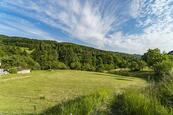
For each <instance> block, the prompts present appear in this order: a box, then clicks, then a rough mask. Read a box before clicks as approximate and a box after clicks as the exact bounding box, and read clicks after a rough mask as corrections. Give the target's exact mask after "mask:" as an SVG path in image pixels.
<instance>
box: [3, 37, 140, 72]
mask: <svg viewBox="0 0 173 115" xmlns="http://www.w3.org/2000/svg"><path fill="white" fill-rule="evenodd" d="M137 57H138V56H136V55H130V54H125V53H118V52H111V51H103V50H99V49H95V48H91V47H86V46H82V45H77V44H73V43H62V42H60V43H59V42H56V41H50V40H36V39H28V38H21V37H8V36H4V35H1V36H0V59H1V63H2V67H3V68H7V69H9V68H12V67H21V68H31V69H44V70H45V69H79V70H87V71H103V70H110V69H114V68H126V67H129V66H130V65H129V64H130V63H129V62H133V61H135V62H137V63H139V62H140V59H139V58H137ZM2 67H1V68H2Z"/></svg>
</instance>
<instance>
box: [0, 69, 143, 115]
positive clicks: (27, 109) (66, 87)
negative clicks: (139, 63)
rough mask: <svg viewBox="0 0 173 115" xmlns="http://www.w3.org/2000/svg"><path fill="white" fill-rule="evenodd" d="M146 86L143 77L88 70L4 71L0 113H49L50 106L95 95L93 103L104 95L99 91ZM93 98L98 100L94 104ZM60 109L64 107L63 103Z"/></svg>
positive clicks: (114, 90) (0, 85)
mask: <svg viewBox="0 0 173 115" xmlns="http://www.w3.org/2000/svg"><path fill="white" fill-rule="evenodd" d="M144 86H146V81H145V80H143V79H140V78H136V77H127V76H126V77H125V76H121V75H114V74H107V73H97V72H85V71H70V70H58V71H33V72H32V73H30V74H25V75H21V74H11V75H4V76H0V92H1V93H0V114H43V113H44V112H45V113H46V112H47V113H50V110H51V108H54V107H58V106H59V105H60V104H61V105H62V106H64V103H71V102H73V100H76V99H77V100H79V102H80V103H84V102H86V101H87V100H90V99H91V100H92V99H93V100H92V101H91V102H90V101H88V102H87V103H90V104H91V105H90V106H91V107H92V106H94V105H95V104H96V105H99V103H100V101H98V100H103V98H105V97H104V95H100V96H96V98H93V96H94V97H95V95H96V94H97V92H100V91H101V92H102V91H103V90H104V91H106V92H120V91H122V90H123V89H126V88H129V87H135V88H141V87H144ZM99 94H100V93H99ZM101 94H105V93H101ZM108 94H109V93H108ZM87 96H88V97H87ZM82 97H83V98H82ZM91 97H92V98H91ZM94 101H95V102H99V103H93V104H92V102H94ZM62 103H63V104H62ZM65 105H66V104H65ZM68 105H69V104H68ZM72 105H74V104H72ZM81 105H83V106H84V104H81ZM76 106H78V107H79V106H80V105H78V104H77V105H76ZM65 108H66V107H65ZM69 108H70V106H69ZM69 108H68V109H69ZM84 108H85V107H84ZM90 109H91V108H90ZM58 110H59V111H61V112H63V111H64V110H63V109H62V108H61V107H59V109H58ZM62 110H63V111H62ZM66 110H67V108H66ZM74 112H75V111H74ZM90 112H91V111H88V114H89V113H90Z"/></svg>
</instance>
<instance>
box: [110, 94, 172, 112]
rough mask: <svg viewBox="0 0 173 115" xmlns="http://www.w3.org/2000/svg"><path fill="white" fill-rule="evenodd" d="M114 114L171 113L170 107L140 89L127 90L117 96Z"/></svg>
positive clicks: (113, 108)
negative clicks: (139, 90)
mask: <svg viewBox="0 0 173 115" xmlns="http://www.w3.org/2000/svg"><path fill="white" fill-rule="evenodd" d="M111 108H112V110H111V113H110V114H112V115H171V114H172V113H171V111H169V109H168V108H166V107H164V106H162V105H161V103H160V102H159V101H158V100H157V99H156V98H153V97H150V96H147V95H144V94H142V93H140V92H138V91H127V92H125V93H123V94H121V95H118V96H117V97H116V101H115V103H114V104H113V105H112V107H111Z"/></svg>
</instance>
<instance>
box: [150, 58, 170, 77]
mask: <svg viewBox="0 0 173 115" xmlns="http://www.w3.org/2000/svg"><path fill="white" fill-rule="evenodd" d="M153 68H154V71H155V74H156V75H157V76H158V77H159V78H160V79H162V78H163V77H164V76H170V73H171V71H172V70H173V62H172V61H169V60H166V61H163V62H161V63H158V64H156V65H154V67H153Z"/></svg>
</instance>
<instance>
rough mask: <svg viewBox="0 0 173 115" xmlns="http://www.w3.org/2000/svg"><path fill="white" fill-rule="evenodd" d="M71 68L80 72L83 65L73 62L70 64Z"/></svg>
mask: <svg viewBox="0 0 173 115" xmlns="http://www.w3.org/2000/svg"><path fill="white" fill-rule="evenodd" d="M70 68H71V69H76V70H80V69H81V63H80V62H72V63H71V64H70Z"/></svg>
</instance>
